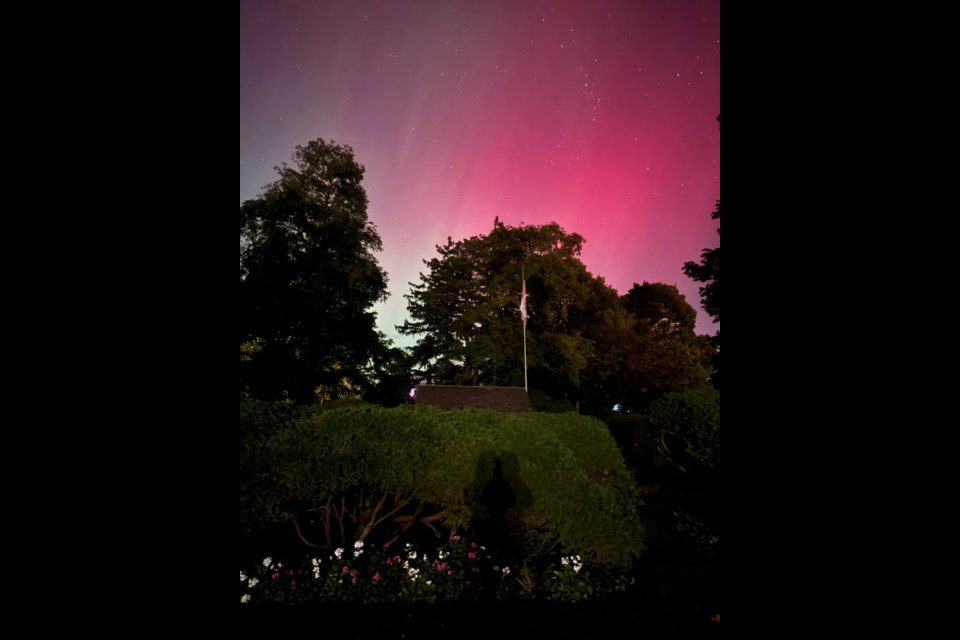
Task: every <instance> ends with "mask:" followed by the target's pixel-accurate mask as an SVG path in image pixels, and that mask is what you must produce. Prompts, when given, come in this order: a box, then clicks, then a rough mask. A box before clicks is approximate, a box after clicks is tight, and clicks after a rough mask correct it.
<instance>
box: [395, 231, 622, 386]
mask: <svg viewBox="0 0 960 640" xmlns="http://www.w3.org/2000/svg"><path fill="white" fill-rule="evenodd" d="M583 243H584V240H583V238H582V237H581V236H580V235H578V234H576V233H566V232H565V231H564V230H563V229H562V228H561V227H560V226H559V225H558V224H556V223H551V224H547V225H540V226H521V227H510V226H507V225H504V224H503V223H501V222H500V221H499V220H495V221H494V228H493V230H492V231H491V233H490V234H489V235H486V236H484V235H479V236H473V237H471V238H468V239H466V240H458V241H453V240H452V239H450V238H448V239H447V243H446V245H444V246H438V247H437V252H438V253H439V257H438V258H433V259H431V260H429V261H424V264H425V265H426V266H427V267H428V271H427V272H426V273H422V274H421V275H420V282H419V283H416V284H412V285H411V287H412V288H411V293H410V294H409V295H407V299H408V309H409V312H410V318H411V319H410V320H409V321H407V322H405V323H404V324H403V325H402V326H400V327H398V329H399V331H400V332H401V333H403V334H407V335H416V336H418V342H417V344H416V345H415V347H414V349H413V355H414V360H415V362H416V363H417V364H418V365H419V366H421V367H422V368H423V371H424V373H425V375H426V377H427V378H428V379H430V380H433V381H438V382H449V383H454V384H493V385H515V386H521V385H522V384H523V331H522V328H523V326H522V324H521V321H520V314H519V303H520V290H521V285H522V282H523V279H524V278H526V286H527V293H528V301H527V305H528V314H529V320H528V324H527V366H528V370H529V380H530V386H531V387H532V388H534V389H538V390H541V391H542V392H544V393H545V394H547V395H549V396H551V397H553V398H557V399H564V398H565V399H567V400H569V401H571V402H574V403H576V402H577V401H578V400H583V399H585V398H587V397H588V396H589V395H590V393H591V390H592V389H593V388H597V387H599V386H600V385H601V383H602V380H603V379H605V378H606V377H607V373H606V372H607V371H608V370H609V365H610V364H611V363H612V358H611V356H612V355H613V353H614V352H615V351H616V349H617V345H618V337H619V335H620V334H619V333H618V332H619V331H623V330H625V329H626V328H627V326H628V324H629V318H628V317H627V314H626V313H625V312H624V311H623V309H622V307H621V306H620V305H619V304H618V295H617V293H616V291H614V290H613V289H611V288H610V287H609V286H607V285H606V283H605V282H604V281H603V278H596V277H594V276H592V275H591V274H590V273H589V272H588V271H587V270H586V267H585V266H584V265H583V263H582V262H581V261H580V252H581V249H582V247H583Z"/></svg>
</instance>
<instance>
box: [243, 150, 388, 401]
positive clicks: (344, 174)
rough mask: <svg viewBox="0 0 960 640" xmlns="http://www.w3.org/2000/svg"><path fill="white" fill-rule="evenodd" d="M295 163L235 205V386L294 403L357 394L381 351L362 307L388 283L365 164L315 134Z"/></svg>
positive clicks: (381, 296) (370, 318)
mask: <svg viewBox="0 0 960 640" xmlns="http://www.w3.org/2000/svg"><path fill="white" fill-rule="evenodd" d="M294 162H295V167H289V166H287V165H286V164H284V165H283V166H282V167H280V168H278V173H279V176H280V178H279V180H277V181H276V182H274V183H272V184H270V185H267V186H266V187H265V188H264V189H263V191H262V193H261V194H260V195H259V196H257V197H256V198H254V199H252V200H247V201H246V202H244V203H243V204H241V205H240V345H241V349H240V352H241V357H240V361H241V362H240V386H241V390H242V391H244V392H246V393H249V394H250V395H252V396H254V397H257V398H262V399H276V398H283V397H290V398H293V399H296V400H298V401H301V402H313V401H317V400H318V399H320V400H321V401H322V400H326V399H330V398H335V397H337V396H339V395H341V394H343V393H348V394H355V395H359V394H360V393H361V392H362V391H363V387H364V385H365V384H366V377H367V376H366V375H365V372H364V367H366V366H367V365H368V363H369V362H370V360H371V358H373V357H374V356H375V354H376V353H377V352H378V351H379V350H382V349H383V348H384V347H383V345H382V341H381V337H380V335H379V334H378V333H377V331H376V330H375V327H374V324H375V315H374V313H373V312H372V311H371V310H370V309H371V307H372V305H373V304H374V303H376V302H378V301H380V300H382V299H384V297H385V296H386V284H387V278H386V274H385V272H384V271H383V269H382V268H381V267H380V265H379V264H378V263H377V261H376V259H375V257H374V255H373V254H374V252H376V251H380V249H381V241H380V236H379V235H378V234H377V230H376V228H375V227H374V226H373V224H371V223H370V222H369V221H368V220H367V196H366V193H365V192H364V189H363V187H362V186H361V181H362V179H363V174H364V168H363V166H361V165H359V164H358V163H357V162H356V161H355V160H354V157H353V150H352V149H351V148H350V147H347V146H341V145H337V144H335V143H333V142H326V141H324V140H322V139H320V140H313V141H311V142H309V143H308V144H307V145H306V146H298V147H297V148H296V151H295V153H294Z"/></svg>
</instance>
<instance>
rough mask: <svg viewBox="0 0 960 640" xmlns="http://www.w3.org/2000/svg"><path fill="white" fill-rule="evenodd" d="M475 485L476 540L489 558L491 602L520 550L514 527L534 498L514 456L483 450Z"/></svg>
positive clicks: (486, 586) (486, 584) (486, 589)
mask: <svg viewBox="0 0 960 640" xmlns="http://www.w3.org/2000/svg"><path fill="white" fill-rule="evenodd" d="M474 486H475V491H476V503H477V504H476V509H475V518H474V523H473V524H474V528H475V531H476V534H477V540H478V541H479V542H480V544H482V545H483V546H485V547H486V549H487V555H489V562H485V563H484V565H485V567H484V570H483V597H484V598H486V599H491V600H492V599H495V598H496V591H497V585H498V584H499V579H500V575H501V573H502V571H503V568H504V567H505V566H507V565H508V564H509V563H510V561H511V559H512V558H513V556H514V554H515V553H516V551H517V549H515V547H516V544H515V541H514V540H513V536H512V535H511V528H512V526H511V525H513V526H519V522H520V520H519V518H520V515H521V514H522V512H523V510H524V509H525V508H526V507H528V506H529V505H530V504H531V503H532V502H533V499H532V495H531V494H530V490H529V489H528V488H527V486H526V485H525V484H524V483H523V482H522V481H521V480H520V463H519V460H518V459H517V456H516V454H514V453H505V454H496V453H494V452H492V451H484V452H483V453H482V454H481V455H480V459H479V460H478V461H477V475H476V479H475V485H474ZM494 567H496V569H495V568H494Z"/></svg>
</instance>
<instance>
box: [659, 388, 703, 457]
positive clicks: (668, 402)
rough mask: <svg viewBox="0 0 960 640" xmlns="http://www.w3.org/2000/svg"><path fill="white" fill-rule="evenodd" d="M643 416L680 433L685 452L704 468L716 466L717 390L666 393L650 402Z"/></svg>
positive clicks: (662, 426)
mask: <svg viewBox="0 0 960 640" xmlns="http://www.w3.org/2000/svg"><path fill="white" fill-rule="evenodd" d="M647 419H648V420H649V422H650V423H651V424H652V425H653V426H654V427H656V428H659V429H663V430H666V431H670V432H672V433H675V434H677V435H679V436H681V437H682V438H683V439H684V441H685V442H686V445H687V451H688V452H689V453H690V455H692V456H693V457H694V458H696V459H697V460H699V461H700V462H701V463H702V464H703V465H704V466H705V467H707V468H708V469H713V470H719V469H720V392H719V391H715V390H712V389H699V390H695V391H685V392H683V393H668V394H667V395H665V396H663V397H662V398H660V399H659V400H657V401H656V402H654V403H653V404H652V405H650V409H649V410H648V412H647Z"/></svg>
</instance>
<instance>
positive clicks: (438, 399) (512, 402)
mask: <svg viewBox="0 0 960 640" xmlns="http://www.w3.org/2000/svg"><path fill="white" fill-rule="evenodd" d="M413 403H414V404H418V405H430V406H434V407H440V408H441V409H469V408H474V409H493V410H494V411H533V408H532V407H531V406H530V398H529V397H528V396H527V391H526V389H524V388H523V387H467V386H461V385H452V384H421V385H418V386H417V389H416V393H415V394H414V396H413Z"/></svg>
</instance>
